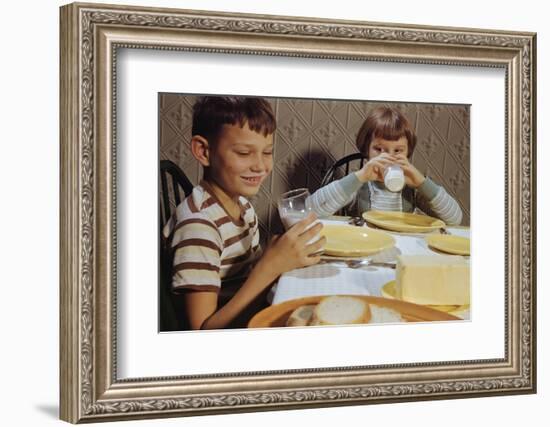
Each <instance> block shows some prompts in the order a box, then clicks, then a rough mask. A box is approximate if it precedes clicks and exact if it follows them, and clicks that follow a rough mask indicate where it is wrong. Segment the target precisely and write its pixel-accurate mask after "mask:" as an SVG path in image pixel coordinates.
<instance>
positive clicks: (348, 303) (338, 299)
mask: <svg viewBox="0 0 550 427" xmlns="http://www.w3.org/2000/svg"><path fill="white" fill-rule="evenodd" d="M370 317H371V313H370V308H369V305H368V304H367V303H366V301H364V300H362V299H361V298H357V297H351V296H330V297H326V298H323V299H322V300H321V301H319V304H317V306H316V307H315V309H314V310H313V316H312V318H311V322H310V325H312V326H319V325H346V324H356V323H368V322H369V320H370Z"/></svg>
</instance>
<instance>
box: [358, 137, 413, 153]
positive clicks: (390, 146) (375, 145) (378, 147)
mask: <svg viewBox="0 0 550 427" xmlns="http://www.w3.org/2000/svg"><path fill="white" fill-rule="evenodd" d="M382 153H387V154H389V155H391V156H396V155H398V154H404V155H405V157H409V144H408V143H407V138H406V137H405V136H402V137H401V138H399V139H397V140H395V141H390V140H387V139H382V138H374V139H373V140H372V141H371V143H370V145H369V152H368V158H369V159H372V158H374V157H377V156H379V155H380V154H382Z"/></svg>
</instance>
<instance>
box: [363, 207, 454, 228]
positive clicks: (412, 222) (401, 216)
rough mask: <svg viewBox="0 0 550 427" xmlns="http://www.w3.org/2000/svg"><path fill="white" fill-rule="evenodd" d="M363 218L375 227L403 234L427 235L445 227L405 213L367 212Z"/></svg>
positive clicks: (432, 219) (442, 223)
mask: <svg viewBox="0 0 550 427" xmlns="http://www.w3.org/2000/svg"><path fill="white" fill-rule="evenodd" d="M363 218H365V219H366V220H367V222H369V223H371V224H374V225H376V226H377V227H380V228H384V229H386V230H391V231H400V232H404V233H427V232H429V231H434V230H437V229H439V228H442V227H445V223H444V222H443V221H441V220H440V219H437V218H434V217H431V216H428V215H419V214H413V213H407V212H390V211H388V212H385V211H367V212H363Z"/></svg>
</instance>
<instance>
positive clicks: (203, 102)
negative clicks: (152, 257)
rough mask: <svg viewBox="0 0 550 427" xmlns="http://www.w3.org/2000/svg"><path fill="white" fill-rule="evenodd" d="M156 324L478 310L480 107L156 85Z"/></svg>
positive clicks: (395, 319)
mask: <svg viewBox="0 0 550 427" xmlns="http://www.w3.org/2000/svg"><path fill="white" fill-rule="evenodd" d="M158 120H159V155H158V157H159V159H160V161H159V222H160V224H159V322H160V326H159V330H160V332H167V331H171V332H172V331H187V330H199V329H226V328H247V327H248V328H271V327H305V326H330V325H352V324H355V325H357V324H387V325H390V324H397V323H403V322H433V321H461V320H469V318H470V310H469V307H470V260H469V258H470V227H469V224H470V149H469V148H470V106H469V105H456V104H442V103H412V102H410V103H407V102H384V101H357V100H333V99H302V98H266V97H254V96H239V95H219V94H218V95H213V94H208V95H191V94H178V93H159V95H158Z"/></svg>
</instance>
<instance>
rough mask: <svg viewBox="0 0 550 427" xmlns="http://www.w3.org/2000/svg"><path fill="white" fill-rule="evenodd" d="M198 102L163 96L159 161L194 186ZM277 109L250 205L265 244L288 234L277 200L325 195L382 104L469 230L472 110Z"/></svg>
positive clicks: (283, 103)
mask: <svg viewBox="0 0 550 427" xmlns="http://www.w3.org/2000/svg"><path fill="white" fill-rule="evenodd" d="M194 101H195V96H188V95H180V94H161V95H160V100H159V108H160V111H159V114H160V117H159V124H160V148H159V149H160V159H169V160H172V161H173V162H175V163H177V164H178V165H179V166H180V167H181V168H182V170H183V171H184V172H185V174H186V175H187V176H188V178H189V179H190V180H191V181H192V182H193V183H194V184H195V183H197V182H199V181H200V179H201V169H200V167H199V165H198V162H197V161H196V160H195V159H194V157H193V156H192V154H191V151H190V149H189V143H190V140H191V121H192V114H191V107H192V105H193V103H194ZM270 102H271V104H272V106H273V109H274V111H275V114H276V118H277V131H276V133H275V139H274V140H275V145H274V168H273V172H272V174H271V176H270V177H269V178H268V179H267V180H266V181H265V182H264V184H263V185H262V188H261V190H260V192H259V193H258V194H257V195H256V196H255V197H254V198H253V199H252V200H251V202H252V204H253V205H254V208H255V209H256V212H257V214H258V218H259V220H260V225H261V233H262V235H263V236H267V235H269V234H271V233H278V232H280V231H281V229H282V226H281V224H280V221H279V218H278V214H277V206H276V200H277V196H278V195H279V194H281V193H283V192H285V191H288V190H291V189H293V188H298V187H307V188H309V189H310V191H315V190H316V189H317V188H319V184H320V182H321V180H322V178H323V176H324V174H325V172H326V171H327V169H328V168H329V167H330V166H331V165H332V164H333V163H334V162H335V161H336V160H338V159H340V158H341V157H344V156H346V155H348V154H351V153H355V152H357V149H356V148H355V143H354V140H355V136H356V134H357V131H358V130H359V127H360V126H361V124H362V122H363V120H364V119H365V117H366V116H367V114H368V113H369V111H370V110H371V109H372V108H374V107H375V106H378V105H381V104H382V105H387V106H391V107H394V108H397V109H399V110H401V111H402V112H403V113H404V114H405V115H406V116H407V117H408V118H409V120H410V121H411V123H412V125H413V127H414V129H415V132H416V134H417V136H418V143H417V146H416V149H415V152H414V155H413V159H412V163H413V164H414V165H415V166H416V167H417V168H418V169H419V170H420V171H421V172H423V173H424V174H426V175H428V176H430V177H431V178H432V179H433V180H434V181H435V182H437V183H439V184H441V185H443V186H444V187H445V189H446V190H447V191H448V192H449V193H450V194H451V195H453V196H454V197H455V198H456V199H457V200H458V202H459V204H460V206H461V207H462V210H463V213H464V219H463V224H464V225H469V223H470V131H469V129H470V122H469V119H470V109H469V106H467V105H443V104H415V103H380V102H358V101H353V102H349V101H332V100H309V99H283V98H272V99H270Z"/></svg>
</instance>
